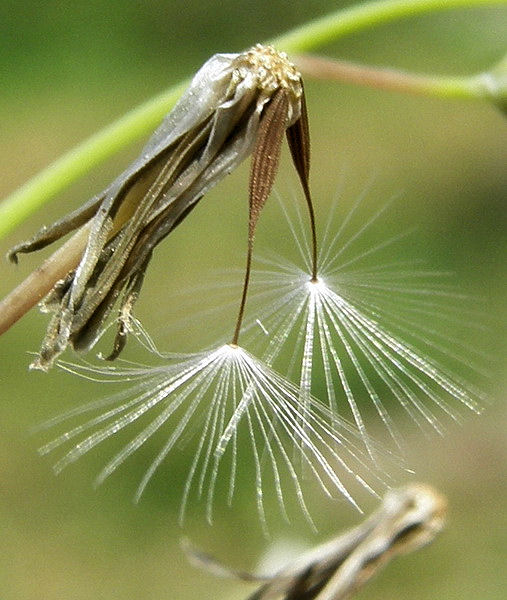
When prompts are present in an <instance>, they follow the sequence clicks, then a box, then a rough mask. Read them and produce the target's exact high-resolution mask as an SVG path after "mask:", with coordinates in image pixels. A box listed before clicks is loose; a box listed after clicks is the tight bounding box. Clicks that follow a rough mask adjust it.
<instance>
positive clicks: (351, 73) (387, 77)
mask: <svg viewBox="0 0 507 600" xmlns="http://www.w3.org/2000/svg"><path fill="white" fill-rule="evenodd" d="M294 63H295V64H296V66H297V67H298V69H299V70H300V71H301V73H302V74H303V75H306V76H307V77H311V78H314V79H322V80H326V81H333V80H335V81H340V82H343V83H353V84H355V85H361V86H365V87H369V88H374V89H382V90H389V91H395V92H403V93H408V94H421V95H427V96H434V97H441V98H467V99H472V100H478V99H482V98H484V97H485V96H486V95H488V94H489V88H488V76H487V73H484V74H479V75H475V76H472V77H435V76H431V75H416V74H413V73H406V72H403V71H398V70H394V69H380V68H375V67H370V66H366V65H359V64H356V63H352V62H348V61H344V60H334V59H329V58H324V57H320V56H310V55H301V56H296V57H294Z"/></svg>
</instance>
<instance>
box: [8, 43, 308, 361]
mask: <svg viewBox="0 0 507 600" xmlns="http://www.w3.org/2000/svg"><path fill="white" fill-rule="evenodd" d="M284 132H286V134H287V139H288V143H289V147H290V150H291V154H292V158H293V161H294V164H295V166H296V169H297V171H298V174H299V177H300V180H301V183H302V185H303V189H304V192H305V197H306V199H307V202H308V206H309V210H310V216H311V224H312V231H314V220H313V210H312V207H311V201H310V195H309V191H308V170H309V138H308V123H307V115H306V107H305V100H304V93H303V85H302V81H301V76H300V74H299V73H298V72H297V70H296V69H295V67H294V66H293V65H292V64H291V63H290V62H289V60H288V59H287V56H286V55H285V54H284V53H280V52H277V51H276V50H275V49H274V48H272V47H269V46H268V47H264V46H261V45H256V46H254V47H253V48H251V49H250V50H248V51H247V52H244V53H241V54H216V55H215V56H213V57H212V58H210V59H209V60H208V61H207V62H206V63H205V64H204V65H203V67H202V68H201V69H200V70H199V71H198V72H197V74H196V75H195V77H194V79H193V81H192V83H191V84H190V86H189V88H188V89H187V91H186V92H185V93H184V94H183V96H182V97H181V99H180V100H179V102H178V103H177V105H176V106H175V107H174V109H173V110H172V111H171V112H170V113H169V115H168V116H167V117H166V118H165V120H164V121H163V123H162V124H161V125H160V127H159V128H158V129H157V130H156V131H155V133H154V134H153V136H152V137H151V139H150V140H149V141H148V143H147V144H146V146H145V147H144V149H143V150H142V152H141V154H140V156H139V157H138V158H137V159H136V160H135V161H134V162H133V163H132V164H131V165H130V166H129V167H128V168H127V169H126V170H125V171H124V172H123V173H122V174H121V175H120V176H119V177H118V178H117V179H116V180H115V181H113V183H111V184H110V185H109V186H108V187H107V188H106V189H105V190H104V191H102V192H101V193H100V194H98V195H97V196H95V197H94V198H92V199H91V200H90V201H89V202H88V203H86V204H85V205H84V206H83V207H82V208H80V209H78V210H76V211H74V212H72V213H71V214H69V215H67V216H66V217H64V218H63V219H61V220H59V221H58V222H56V223H54V224H53V225H51V226H49V227H43V228H42V229H41V230H40V231H39V232H38V233H37V234H36V235H35V236H34V237H33V238H32V239H31V240H28V241H26V242H24V243H21V244H19V245H17V246H15V247H14V248H13V249H12V250H11V251H10V253H9V258H10V259H11V260H12V261H14V262H16V261H17V255H18V254H19V253H22V252H32V251H34V250H38V249H40V248H43V247H45V246H47V245H48V244H50V243H52V242H54V241H55V240H58V239H59V238H61V237H62V236H64V235H65V234H67V233H69V232H70V231H73V230H75V229H77V228H79V227H82V226H88V227H89V234H88V237H87V243H86V248H85V250H84V253H83V255H82V257H81V259H80V262H79V264H78V265H77V267H76V268H75V269H74V270H72V271H71V272H69V273H68V275H67V276H66V277H65V278H64V279H62V280H60V281H58V282H56V284H55V285H54V287H53V289H52V291H51V292H50V293H49V295H48V296H47V297H46V298H45V300H44V302H43V310H46V311H48V312H52V313H53V317H52V319H51V321H50V323H49V326H48V329H47V332H46V336H45V338H44V340H43V343H42V348H41V351H40V355H39V356H38V358H37V359H36V361H35V362H34V363H33V364H32V367H33V368H39V369H42V370H47V369H48V368H49V367H50V366H51V365H52V363H53V361H54V359H55V358H56V357H57V356H58V355H59V354H60V353H61V352H63V351H64V350H65V348H66V347H67V345H68V344H70V345H71V346H72V347H73V348H74V349H76V350H79V351H88V350H89V349H90V348H92V347H93V345H94V344H95V343H96V342H97V340H98V339H99V337H100V336H101V334H102V333H103V331H104V327H105V321H106V319H107V318H108V316H109V314H110V312H111V310H112V308H113V307H114V306H115V304H116V303H117V301H118V299H119V298H120V296H121V299H120V304H119V315H118V330H117V335H116V339H115V342H114V348H113V350H112V353H111V355H110V356H109V357H108V358H109V359H111V360H112V359H114V358H116V357H117V356H118V354H119V353H120V352H121V350H122V349H123V347H124V345H125V343H126V337H127V333H128V331H129V328H130V319H131V311H132V307H133V305H134V303H135V301H136V300H137V297H138V295H139V291H140V289H141V286H142V282H143V277H144V274H145V271H146V268H147V265H148V263H149V261H150V259H151V257H152V253H153V250H154V248H155V247H156V246H157V244H158V243H159V242H160V241H161V240H163V239H164V238H165V237H166V236H167V235H168V234H169V233H170V232H171V231H172V230H173V229H174V228H175V227H176V226H177V225H178V224H179V223H180V222H181V221H182V220H183V219H184V218H185V217H186V216H187V215H188V214H189V213H190V211H191V210H192V209H193V208H194V207H195V205H196V204H197V202H198V201H199V200H200V199H201V198H202V196H203V195H204V194H205V193H206V192H207V191H208V190H209V189H210V188H212V187H213V186H214V185H215V184H216V183H218V181H220V179H222V177H224V176H225V175H226V174H228V173H230V172H231V171H232V170H233V169H234V168H235V167H236V166H238V165H239V164H240V163H241V162H242V161H243V159H244V158H245V157H246V156H247V155H249V154H250V153H253V160H252V168H251V175H250V220H249V254H248V256H249V258H248V262H247V265H248V266H247V276H246V281H245V291H244V295H243V301H242V309H243V307H244V300H245V297H246V288H247V284H248V274H249V264H250V261H251V251H252V245H253V236H254V231H255V227H256V224H257V221H258V218H259V214H260V211H261V209H262V207H263V205H264V203H265V201H266V199H267V197H268V195H269V192H270V190H271V187H272V184H273V180H274V177H275V174H276V171H277V167H278V160H279V156H280V149H281V144H282V139H283V134H284ZM315 255H316V253H315ZM242 309H241V310H240V317H239V318H238V326H237V332H236V334H235V336H234V339H233V341H236V340H237V335H238V333H239V327H240V324H241V318H242Z"/></svg>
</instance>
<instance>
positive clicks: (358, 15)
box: [0, 0, 507, 238]
mask: <svg viewBox="0 0 507 600" xmlns="http://www.w3.org/2000/svg"><path fill="white" fill-rule="evenodd" d="M492 4H504V5H507V0H380V1H375V2H369V3H366V4H362V5H359V6H356V7H352V8H349V9H345V10H339V11H336V12H335V13H332V14H331V15H328V16H326V17H323V18H321V19H317V20H315V21H312V22H310V23H308V24H306V25H303V26H301V27H298V28H296V29H294V30H292V31H291V32H289V33H287V34H284V35H281V36H279V37H277V38H275V39H274V40H272V41H271V42H270V43H272V44H273V45H275V46H276V47H277V48H279V49H280V50H285V51H286V52H289V53H296V52H297V53H301V52H306V51H308V50H312V49H314V48H317V47H319V46H322V45H323V44H326V43H328V42H331V41H333V40H336V39H337V38H339V37H340V36H343V35H346V34H349V33H353V32H356V31H359V30H361V29H365V28H367V27H373V26H375V25H380V24H382V23H386V22H388V21H392V20H395V19H398V18H401V17H408V16H415V15H418V14H421V13H424V12H434V11H437V10H444V9H450V8H457V7H473V6H486V5H492ZM187 85H188V81H185V82H183V83H179V84H178V85H175V86H172V87H171V88H169V89H168V90H166V91H165V92H162V93H161V94H159V95H158V96H156V97H155V98H152V99H151V100H149V101H148V102H146V103H144V104H142V105H141V106H139V107H138V108H136V109H134V110H133V111H131V112H129V113H127V114H126V115H125V116H124V117H122V118H120V119H119V120H117V121H115V122H114V123H112V124H111V125H109V126H108V127H106V128H105V129H103V130H102V131H100V132H98V133H96V134H95V135H93V136H92V137H91V138H89V139H88V140H86V141H85V142H83V143H82V144H80V145H79V146H77V147H76V148H74V149H73V150H71V151H70V152H68V153H67V154H64V155H63V156H62V157H61V158H59V159H58V160H56V161H55V162H54V163H53V164H52V165H50V166H49V167H47V168H46V169H44V170H43V171H41V172H40V173H39V174H38V175H36V176H35V177H34V178H33V179H31V180H30V181H28V182H27V183H26V184H25V185H24V186H23V187H21V188H19V189H18V190H17V191H15V192H14V193H13V194H11V196H9V197H8V198H7V199H5V200H4V201H3V202H2V204H1V205H0V238H1V237H3V236H5V235H6V234H7V233H9V232H10V231H12V230H13V229H14V228H15V227H16V226H17V225H19V224H20V223H21V222H23V221H24V220H25V219H26V218H27V217H28V216H29V215H30V214H32V213H33V212H35V210H37V209H38V208H40V207H41V206H42V205H43V204H44V203H45V202H47V201H48V200H50V199H51V198H52V197H54V196H55V195H56V194H57V193H58V192H60V191H61V190H63V189H64V188H65V187H67V186H68V185H70V183H72V182H73V181H75V180H77V179H79V178H80V177H81V176H83V175H85V174H86V173H87V172H88V171H90V170H91V169H92V168H93V167H95V166H96V165H98V164H100V163H101V162H103V161H104V160H106V158H108V157H109V156H111V155H113V154H114V153H115V152H117V151H118V150H120V149H121V148H123V147H125V146H127V145H128V144H130V143H131V142H133V141H135V140H137V139H139V138H140V137H142V136H144V135H146V134H147V133H149V132H150V131H151V130H153V129H154V128H155V127H156V125H157V124H158V123H159V122H160V121H161V119H162V118H163V116H164V115H165V114H166V113H167V112H168V111H169V110H170V109H171V108H172V106H173V105H174V104H175V102H176V100H177V99H178V97H179V96H180V95H181V93H182V91H183V90H184V89H185V87H186V86H187ZM479 87H480V86H479Z"/></svg>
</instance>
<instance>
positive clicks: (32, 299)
mask: <svg viewBox="0 0 507 600" xmlns="http://www.w3.org/2000/svg"><path fill="white" fill-rule="evenodd" d="M90 226H91V223H87V224H86V225H83V227H81V229H79V230H78V231H77V232H76V233H75V234H74V235H73V236H72V237H71V238H70V239H69V240H68V241H67V242H66V243H65V244H63V246H60V248H58V250H56V252H54V253H53V254H52V255H51V256H50V257H49V258H48V259H47V260H45V261H44V262H43V263H42V265H40V267H38V268H37V269H35V271H33V272H32V273H30V275H28V277H27V278H26V279H25V280H24V281H23V282H21V283H20V284H19V285H18V286H17V287H16V288H14V289H13V290H12V292H10V293H9V294H8V295H7V296H6V297H5V298H4V299H3V300H2V301H1V302H0V335H1V334H3V333H4V332H5V331H7V330H8V329H9V328H10V327H11V326H12V325H14V323H16V321H18V320H19V319H20V318H21V317H22V316H23V315H24V314H26V313H27V312H28V311H29V310H30V309H31V308H32V307H33V306H35V305H36V304H37V302H39V301H40V300H42V298H44V296H46V294H48V293H49V292H50V290H51V289H52V288H53V286H54V285H55V283H56V282H57V281H58V280H59V279H62V278H63V277H65V275H67V273H68V272H69V271H72V270H73V269H75V268H76V266H77V265H78V263H79V261H80V259H81V256H82V255H83V251H84V249H85V246H86V242H87V240H88V233H89V231H90Z"/></svg>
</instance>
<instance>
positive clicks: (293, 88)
mask: <svg viewBox="0 0 507 600" xmlns="http://www.w3.org/2000/svg"><path fill="white" fill-rule="evenodd" d="M234 66H235V69H234V72H233V75H232V79H233V82H234V83H238V82H239V81H243V80H247V79H250V78H254V79H255V81H256V86H257V88H258V89H259V90H261V92H263V93H264V94H266V96H271V95H272V94H273V93H274V92H275V91H276V90H279V89H282V90H286V91H287V92H288V96H289V104H290V110H291V113H292V114H291V113H289V115H288V125H292V124H293V123H294V121H296V119H297V118H299V116H300V112H301V105H300V100H301V96H302V95H303V85H302V81H301V74H300V73H299V71H298V70H297V69H296V67H295V66H294V64H292V63H291V62H290V60H289V58H288V56H287V54H285V52H278V50H276V49H275V48H273V46H263V45H262V44H256V45H255V46H253V47H252V48H250V50H247V51H246V52H243V53H242V54H240V55H239V56H238V57H237V59H236V60H235V65H234Z"/></svg>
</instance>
